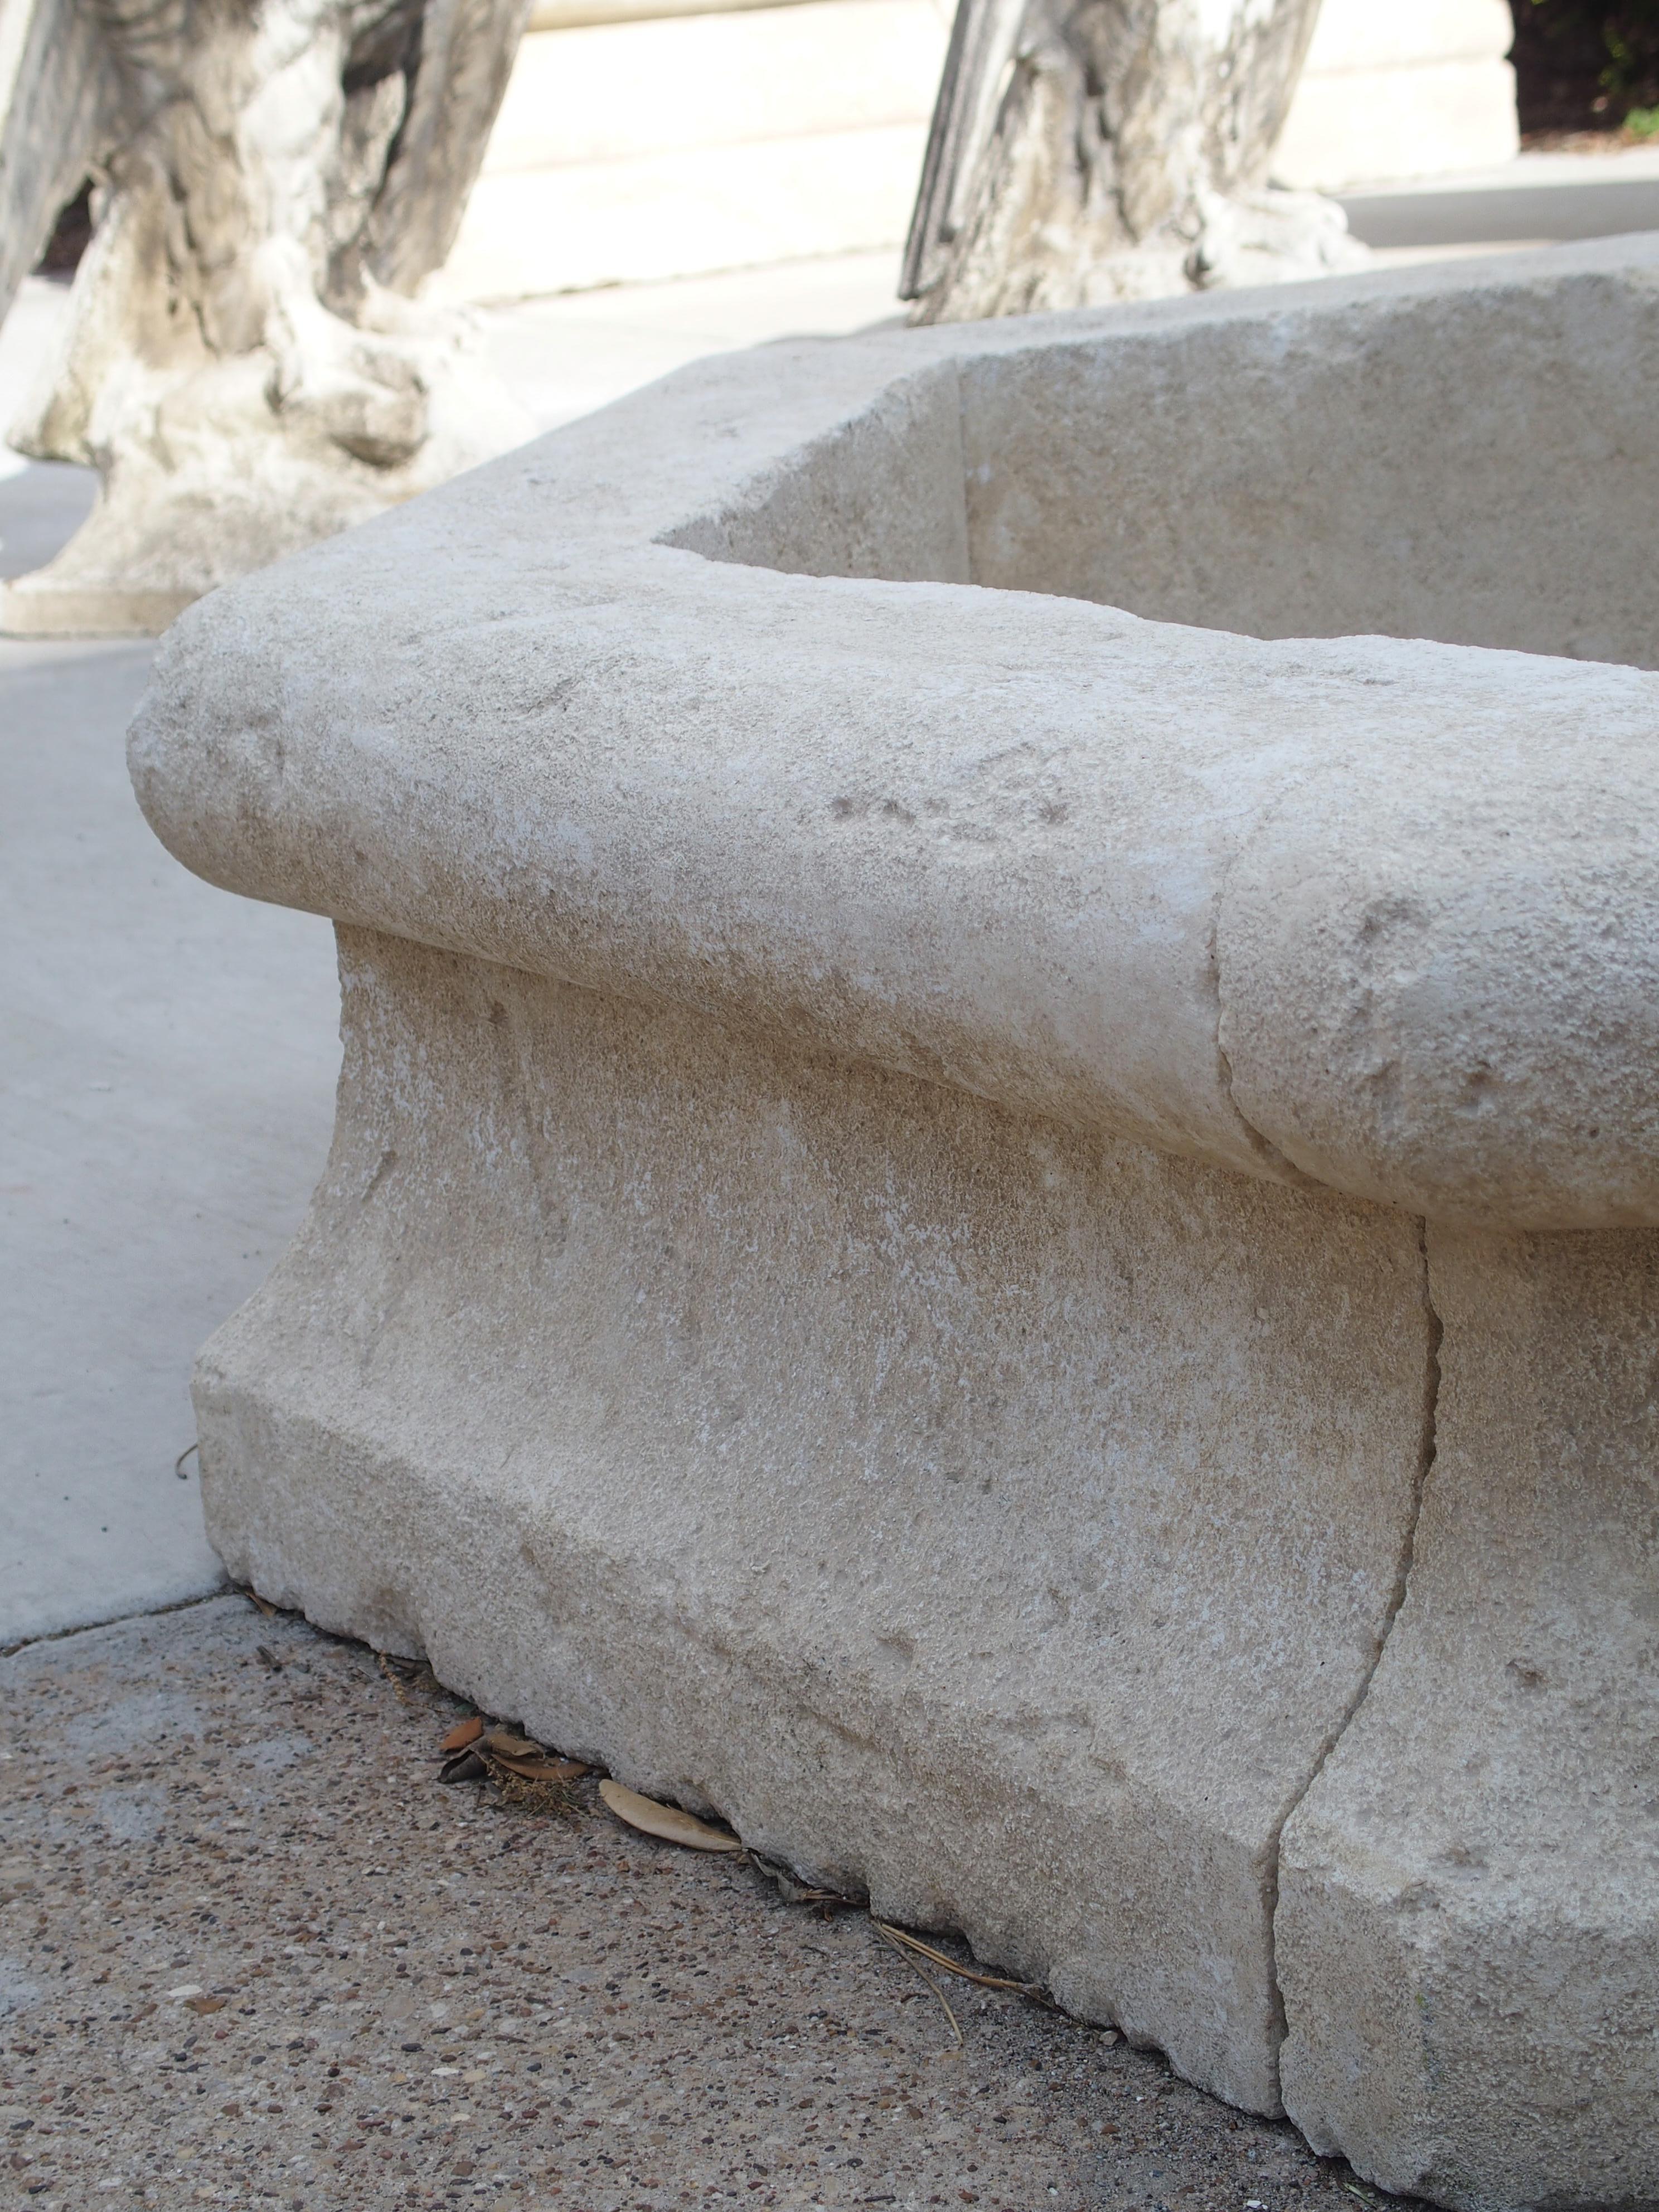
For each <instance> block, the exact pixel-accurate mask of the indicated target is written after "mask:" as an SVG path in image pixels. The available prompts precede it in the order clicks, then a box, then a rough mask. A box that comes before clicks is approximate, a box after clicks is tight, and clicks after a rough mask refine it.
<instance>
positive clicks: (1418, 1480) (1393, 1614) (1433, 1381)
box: [1267, 1220, 1445, 2052]
mask: <svg viewBox="0 0 1659 2212" xmlns="http://www.w3.org/2000/svg"><path fill="white" fill-rule="evenodd" d="M1417 1250H1418V1257H1419V1261H1420V1262H1421V1275H1420V1284H1421V1291H1422V1299H1423V1311H1424V1316H1425V1320H1426V1322H1427V1324H1428V1345H1427V1349H1426V1353H1425V1359H1424V1371H1423V1417H1422V1425H1421V1428H1420V1430H1419V1438H1418V1449H1417V1468H1416V1473H1415V1475H1414V1477H1413V1484H1412V1499H1411V1510H1410V1511H1409V1513H1408V1514H1407V1518H1406V1531H1405V1534H1404V1536H1403V1538H1402V1539H1401V1547H1400V1556H1399V1559H1398V1560H1397V1562H1396V1564H1395V1577H1394V1585H1393V1588H1392V1589H1390V1590H1389V1601H1388V1605H1387V1607H1385V1609H1384V1612H1383V1621H1382V1626H1381V1627H1380V1628H1379V1630H1378V1632H1377V1638H1376V1650H1375V1651H1374V1652H1373V1654H1372V1656H1371V1663H1370V1666H1369V1667H1368V1668H1366V1669H1365V1673H1364V1678H1363V1680H1361V1681H1360V1683H1359V1685H1358V1688H1357V1689H1356V1690H1355V1692H1354V1693H1353V1695H1352V1698H1350V1699H1349V1700H1348V1703H1347V1706H1346V1709H1345V1711H1343V1714H1342V1716H1341V1718H1340V1720H1339V1721H1338V1722H1337V1723H1336V1725H1335V1727H1334V1728H1333V1729H1331V1730H1330V1732H1329V1734H1328V1735H1327V1736H1326V1738H1325V1741H1323V1743H1322V1744H1321V1746H1320V1747H1319V1749H1318V1751H1317V1752H1316V1754H1315V1756H1314V1761H1313V1765H1312V1766H1311V1767H1310V1770H1309V1772H1308V1775H1307V1778H1306V1779H1305V1781H1304V1783H1303V1784H1302V1785H1301V1787H1300V1788H1299V1789H1298V1790H1297V1791H1296V1792H1295V1793H1294V1795H1293V1796H1292V1797H1291V1802H1290V1803H1289V1804H1288V1805H1286V1807H1285V1810H1284V1812H1283V1813H1282V1814H1280V1816H1279V1822H1278V1825H1277V1826H1275V1828H1274V1830H1273V1843H1272V1846H1271V1850H1272V1866H1271V1869H1270V1871H1269V1874H1268V1877H1267V1972H1268V1978H1269V1981H1270V1983H1271V1984H1272V1989H1273V2015H1274V2019H1273V2045H1274V2050H1275V2052H1276V2051H1278V2049H1279V2046H1280V2045H1282V2044H1283V2043H1284V2040H1285V2036H1286V2034H1287V2033H1289V2023H1288V2021H1287V2020H1286V2017H1285V1996H1284V1991H1283V1990H1282V1989H1281V1987H1280V1985H1279V1959H1278V1953H1277V1934H1278V1921H1279V1863H1280V1858H1281V1854H1282V1850H1283V1844H1284V1837H1285V1828H1286V1826H1288V1824H1289V1822H1290V1820H1291V1815H1292V1814H1294V1813H1295V1812H1296V1810H1297V1807H1298V1806H1299V1805H1301V1804H1303V1803H1304V1802H1305V1800H1306V1799H1307V1796H1308V1795H1309V1792H1310V1790H1312V1789H1313V1787H1314V1785H1315V1784H1316V1782H1317V1781H1318V1779H1319V1778H1320V1776H1321V1775H1322V1773H1323V1772H1324V1771H1325V1767H1326V1765H1327V1764H1328V1761H1329V1759H1330V1757H1331V1754H1332V1753H1333V1752H1334V1750H1335V1749H1336V1747H1337V1746H1338V1744H1339V1743H1340V1742H1341V1741H1342V1739H1343V1737H1344V1736H1345V1735H1346V1734H1347V1732H1348V1729H1350V1728H1351V1727H1352V1723H1353V1721H1354V1718H1355V1716H1356V1715H1357V1714H1358V1711H1359V1709H1360V1707H1361V1706H1362V1705H1364V1702H1365V1700H1366V1699H1367V1698H1368V1697H1369V1696H1370V1688H1371V1684H1372V1683H1373V1682H1374V1681H1375V1680H1376V1670H1377V1668H1379V1667H1380V1666H1381V1665H1382V1664H1383V1653H1384V1652H1385V1651H1386V1650H1387V1649H1388V1645H1389V1637H1390V1636H1391V1635H1392V1634H1393V1632H1394V1625H1395V1621H1396V1620H1398V1619H1399V1618H1400V1612H1401V1607H1402V1606H1403V1605H1404V1604H1405V1602H1406V1596H1407V1590H1408V1589H1409V1587H1410V1583H1411V1573H1412V1567H1413V1563H1414V1561H1415V1559H1416V1556H1417V1530H1418V1524H1419V1522H1420V1521H1421V1519H1422V1517H1423V1500H1424V1498H1425V1494H1426V1492H1427V1490H1428V1483H1429V1476H1430V1474H1431V1472H1432V1470H1433V1468H1434V1462H1435V1452H1436V1449H1437V1421H1438V1417H1439V1407H1440V1346H1441V1342H1442V1340H1443V1338H1444V1335H1445V1328H1444V1325H1443V1322H1442V1321H1441V1319H1440V1316H1439V1314H1438V1313H1437V1311H1436V1310H1435V1304H1434V1293H1433V1289H1432V1285H1431V1281H1430V1276H1429V1240H1428V1223H1427V1222H1426V1221H1425V1220H1419V1223H1418V1225H1417Z"/></svg>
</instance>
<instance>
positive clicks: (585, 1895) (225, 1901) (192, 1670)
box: [0, 1597, 1388, 2212]
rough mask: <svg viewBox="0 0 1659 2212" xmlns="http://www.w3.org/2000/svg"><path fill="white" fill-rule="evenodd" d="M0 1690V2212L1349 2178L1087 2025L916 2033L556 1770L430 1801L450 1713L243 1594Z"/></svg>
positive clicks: (923, 1990) (964, 2196)
mask: <svg viewBox="0 0 1659 2212" xmlns="http://www.w3.org/2000/svg"><path fill="white" fill-rule="evenodd" d="M0 1697H3V1709H4V1712H5V1716H6V1723H5V1724H6V1729H7V1732H8V1733H7V1741H6V1742H5V1744H4V1747H3V1753H0V1826H3V1832H4V1838H5V1841H4V1847H3V1857H0V1904H3V1908H4V1917H3V1923H0V2015H3V2017H0V2107H3V2116H0V2136H3V2141H0V2196H3V2201H4V2202H6V2203H15V2204H17V2205H19V2206H20V2207H21V2206H22V2205H24V2204H28V2205H30V2206H34V2205H38V2206H40V2208H41V2212H49V2208H52V2207H61V2208H63V2212H88V2208H89V2207H91V2206H94V2205H96V2204H101V2203H111V2204H113V2205H116V2206H120V2205H122V2204H142V2205H153V2206H155V2207H157V2208H160V2212H183V2208H185V2207H190V2206H195V2205H210V2204H211V2205H220V2206H224V2207H227V2208H235V2212H254V2208H260V2212H263V2208H265V2207H280V2208H282V2212H424V2208H435V2207H458V2206H461V2205H471V2204H474V2203H477V2202H478V2201H479V2200H480V2199H483V2200H484V2201H486V2202H493V2203H496V2204H500V2205H502V2206H504V2207H511V2208H513V2212H554V2208H560V2212H646V2208H651V2207H661V2208H663V2212H684V2208H686V2207H689V2206H693V2205H720V2204H742V2205H752V2206H757V2207H770V2206H787V2207H792V2208H793V2207H806V2206H814V2205H823V2206H848V2207H850V2206H854V2205H859V2206H863V2205H880V2206H890V2207H893V2208H895V2212H918V2209H919V2208H921V2207H927V2208H933V2207H937V2206H948V2207H951V2208H960V2207H961V2206H963V2205H979V2206H981V2207H983V2208H984V2212H994V2208H998V2209H999V2212H1037V2208H1040V2207H1053V2208H1054V2212H1084V2208H1091V2212H1092V2208H1108V2207H1109V2208H1113V2212H1355V2205H1356V2199H1358V2202H1359V2203H1362V2204H1364V2203H1374V2202H1376V2201H1377V2200H1376V2193H1375V2192H1373V2191H1370V2190H1368V2189H1365V2188H1364V2187H1362V2186H1361V2185H1359V2184H1358V2183H1357V2182H1356V2181H1355V2179H1354V2177H1353V2175H1352V2173H1351V2172H1349V2170H1348V2169H1347V2168H1346V2166H1343V2165H1342V2164H1341V2163H1340V2161H1337V2160H1325V2161H1322V2160H1316V2159H1315V2158H1314V2157H1313V2156H1312V2155H1311V2154H1310V2152H1309V2151H1308V2149H1307V2148H1306V2146H1305V2145H1304V2143H1303V2142H1302V2141H1301V2139H1300V2138H1299V2137H1298V2136H1297V2134H1296V2132H1295V2130H1293V2129H1291V2127H1289V2126H1288V2125H1286V2124H1285V2123H1283V2122H1279V2123H1277V2124H1274V2123H1271V2122H1262V2121H1257V2120H1254V2119H1250V2118H1246V2117H1244V2116H1243V2115H1242V2114H1239V2113H1237V2112H1230V2111H1229V2110H1228V2109H1227V2108H1226V2107H1225V2106H1222V2105H1218V2104H1217V2103H1216V2102H1215V2101H1214V2100H1212V2099H1211V2098H1208V2097H1206V2096H1204V2095H1203V2094H1201V2093H1200V2092H1199V2091H1197V2090H1195V2089H1191V2088H1188V2087H1187V2086H1186V2085H1185V2084H1184V2083H1182V2082H1180V2081H1176V2080H1175V2079H1174V2078H1173V2076H1172V2075H1170V2072H1169V2069H1167V2067H1166V2066H1165V2065H1164V2063H1163V2062H1162V2060H1161V2059H1159V2058H1158V2057H1157V2056H1156V2055H1155V2054H1153V2053H1150V2052H1139V2051H1131V2050H1130V2049H1129V2048H1128V2047H1127V2045H1124V2044H1123V2043H1121V2041H1120V2040H1119V2039H1118V2038H1117V2037H1116V2036H1115V2034H1114V2033H1112V2031H1110V2030H1109V2029H1108V2030H1105V2031H1099V2030H1095V2029H1091V2028H1086V2027H1080V2026H1079V2025H1078V2024H1077V2023H1075V2022H1073V2021H1067V2020H1066V2019H1064V2018H1063V2017H1061V2016H1060V2015H1056V2014H1054V2013H1051V2012H1048V2011H1046V2010H1042V2009H1039V2008H1037V2007H1036V2005H1035V2004H1033V2003H1031V2002H1029V2001H1028V2000H1026V1999H1024V1998H1022V1997H1020V1996H1013V1995H1010V1994H1008V1993H1006V1992H1005V1991H1001V1990H987V1989H981V1988H978V1987H976V1986H975V1985H974V1984H971V1983H969V1982H965V1981H962V1980H958V1979H954V1978H951V1977H950V1976H948V1975H947V1974H944V1973H938V1974H937V1982H938V1984H939V1989H941V1990H943V1992H944V1996H945V1998H946V1999H947V2000H948V2002H949V2005H950V2008H951V2013H953V2014H954V2015H955V2017H956V2022H957V2026H956V2027H952V2025H951V2019H950V2017H949V2016H948V2015H947V2014H946V2011H945V2004H944V2003H943V2002H941V2000H940V1996H939V1994H937V1993H936V1990H935V1989H934V1987H933V1986H930V1984H928V1983H927V1982H926V1981H924V1980H923V1979H922V1978H921V1976H920V1975H919V1974H918V1973H917V1972H914V1971H913V1970H912V1969H911V1967H910V1966H908V1965H907V1964H906V1963H905V1961H904V1960H903V1959H902V1957H900V1956H898V1955H897V1954H896V1953H895V1951H894V1950H893V1949H892V1948H890V1946H889V1945H888V1944H887V1943H886V1942H884V1939H883V1938H882V1937H881V1936H879V1935H878V1931H877V1929H875V1927H874V1926H873V1925H872V1923H871V1921H870V1919H869V1917H867V1915H866V1914H865V1913H864V1912H862V1911H859V1910H856V1909H854V1910H850V1911H834V1912H828V1913H826V1912H823V1911H816V1910H814V1909H813V1908H811V1906H809V1905H803V1904H786V1903H784V1902H783V1901H782V1899H781V1897H780V1895H779V1893H778V1891H777V1890H776V1889H775V1887H773V1885H772V1884H771V1883H770V1882H769V1881H768V1880H767V1879H766V1878H765V1877H764V1875H762V1874H761V1873H760V1872H758V1871H757V1869H755V1868H754V1867H752V1866H751V1865H750V1864H749V1863H747V1862H746V1861H745V1860H744V1859H742V1858H732V1857H712V1856H710V1857H705V1856H703V1855H702V1854H701V1853H695V1852H691V1851H687V1850H679V1849H677V1848H676V1847H674V1846H673V1845H671V1844H658V1843H653V1842H652V1841H650V1840H648V1839H647V1838H644V1837H641V1836H639V1835H636V1834H635V1833H634V1832H631V1831H629V1830H626V1829H623V1828H622V1827H621V1826H618V1825H617V1822H616V1821H615V1820H613V1819H612V1818H611V1815H610V1814H607V1813H606V1812H605V1809H604V1808H603V1807H602V1806H601V1805H600V1804H599V1800H598V1795H597V1791H596V1790H595V1788H594V1786H593V1784H592V1782H591V1781H587V1782H584V1783H581V1784H578V1785H577V1786H576V1789H575V1791H574V1803H573V1804H572V1805H571V1807H570V1808H569V1813H568V1817H566V1818H560V1817H558V1816H557V1815H556V1814H550V1813H547V1812H541V1811H536V1810H532V1809H527V1808H514V1807H513V1806H512V1805H509V1804H507V1803H505V1802H502V1800H501V1797H500V1796H498V1795H497V1794H496V1792H495V1790H494V1789H493V1787H491V1786H489V1785H471V1784H461V1785H459V1786H452V1787H444V1786H441V1784H439V1783H438V1782H437V1780H436V1779H435V1775H436V1770H437V1764H438V1762H437V1761H436V1759H435V1758H434V1756H433V1753H434V1752H435V1747H436V1745H437V1743H438V1741H439V1740H440V1737H441V1735H442V1733H443V1732H444V1730H445V1729H447V1727H448V1726H449V1725H450V1724H451V1723H452V1722H453V1720H454V1719H455V1717H457V1715H458V1714H459V1713H460V1712H461V1711H464V1710H465V1709H464V1708H463V1707H461V1706H459V1705H456V1704H454V1703H453V1701H452V1700H451V1699H448V1698H447V1696H445V1695H443V1694H442V1693H441V1692H440V1691H438V1690H437V1688H436V1686H435V1685H433V1684H432V1683H431V1681H430V1678H429V1677H427V1678H426V1679H425V1680H424V1681H422V1680H414V1681H410V1682H409V1683H407V1684H405V1683H404V1681H402V1680H399V1679H398V1677H397V1676H396V1675H395V1674H392V1673H391V1672H389V1671H386V1672H383V1671H382V1670H381V1669H380V1668H379V1667H378V1666H377V1664H376V1662H375V1660H374V1655H373V1654H371V1653H369V1652H368V1651H366V1650H363V1648H362V1646H361V1645H356V1644H344V1643H340V1642H337V1641H334V1640H332V1639H331V1638H325V1637H322V1636H319V1635H317V1634H316V1633H315V1632H313V1631H312V1630H310V1629H308V1628H307V1627H306V1626H304V1625H303V1624H302V1623H301V1622H299V1621H297V1620H291V1619H287V1618H283V1617H280V1616H279V1617H276V1618H274V1619H268V1618H265V1617H264V1616H262V1615H261V1614H260V1613H258V1612H256V1611H255V1609H254V1607H253V1606H252V1604H251V1603H250V1602H249V1601H246V1599H243V1598H240V1597H226V1598H218V1599H214V1600H210V1601H209V1602H207V1603H206V1604H204V1605H200V1606H193V1607H187V1608H185V1609H184V1610H182V1611H179V1612H176V1613H167V1614H163V1615H161V1616H160V1617H153V1618H150V1619H149V1620H137V1621H128V1622H123V1623H120V1624H118V1626H113V1627H109V1628H102V1629H94V1630H90V1631H88V1632H85V1633H82V1634H80V1635H76V1636H72V1637H68V1638H63V1639H61V1640H58V1641H54V1642H50V1643H42V1644H33V1645H31V1646H29V1647H28V1648H27V1650H24V1651H22V1652H21V1653H19V1654H18V1655H17V1656H15V1657H14V1658H11V1659H9V1660H7V1661H5V1662H0ZM951 1948H954V1947H951ZM957 1955H958V1956H961V1955H963V1954H960V1953H958V1954H957ZM958 2036H959V2039H958ZM6 2183H9V2184H10V2190H11V2193H10V2194H5V2193H4V2185H5V2184H6ZM1387 2201H1388V2200H1383V2202H1385V2203H1386V2202H1387Z"/></svg>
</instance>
